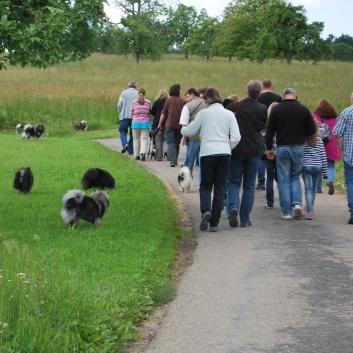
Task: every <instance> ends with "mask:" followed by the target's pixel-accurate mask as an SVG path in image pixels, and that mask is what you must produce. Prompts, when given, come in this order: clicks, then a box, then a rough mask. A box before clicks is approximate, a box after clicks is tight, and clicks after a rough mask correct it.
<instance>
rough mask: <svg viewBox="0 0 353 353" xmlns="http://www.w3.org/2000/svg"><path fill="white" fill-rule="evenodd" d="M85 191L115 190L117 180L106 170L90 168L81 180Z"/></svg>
mask: <svg viewBox="0 0 353 353" xmlns="http://www.w3.org/2000/svg"><path fill="white" fill-rule="evenodd" d="M81 184H82V187H83V189H84V190H87V189H90V188H100V189H105V188H110V189H114V188H115V179H114V178H113V177H112V175H111V174H110V173H108V172H107V171H106V170H103V169H99V168H90V169H88V170H87V171H86V173H85V174H84V175H83V177H82V179H81Z"/></svg>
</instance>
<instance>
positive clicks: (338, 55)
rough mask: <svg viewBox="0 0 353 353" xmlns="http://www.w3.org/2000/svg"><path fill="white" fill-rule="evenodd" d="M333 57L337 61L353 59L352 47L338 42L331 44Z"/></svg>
mask: <svg viewBox="0 0 353 353" xmlns="http://www.w3.org/2000/svg"><path fill="white" fill-rule="evenodd" d="M332 49H333V59H334V60H339V61H353V47H352V46H350V45H348V44H345V43H338V44H334V45H332Z"/></svg>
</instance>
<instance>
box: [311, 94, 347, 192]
mask: <svg viewBox="0 0 353 353" xmlns="http://www.w3.org/2000/svg"><path fill="white" fill-rule="evenodd" d="M337 116H338V114H337V111H336V108H335V107H334V106H333V104H332V103H331V102H330V101H329V100H328V99H326V98H324V99H321V100H320V101H319V102H318V104H317V106H316V108H315V110H314V112H313V117H314V119H316V120H318V121H320V122H323V123H325V124H327V125H328V127H329V128H330V132H331V140H330V141H328V142H326V143H324V147H325V152H326V157H327V168H328V174H327V180H326V185H327V186H328V194H329V195H333V194H334V193H335V186H334V183H335V181H336V164H335V163H336V162H339V161H340V160H341V159H342V157H341V154H340V151H339V149H338V146H337V139H336V136H335V135H332V131H333V129H334V127H335V125H336V123H337ZM318 184H319V185H318V190H317V192H320V191H321V192H322V190H321V188H322V180H321V182H319V183H318Z"/></svg>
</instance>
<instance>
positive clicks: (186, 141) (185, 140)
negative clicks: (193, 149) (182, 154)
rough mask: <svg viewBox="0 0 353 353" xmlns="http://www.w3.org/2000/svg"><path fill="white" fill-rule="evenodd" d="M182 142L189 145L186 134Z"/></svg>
mask: <svg viewBox="0 0 353 353" xmlns="http://www.w3.org/2000/svg"><path fill="white" fill-rule="evenodd" d="M181 144H182V145H187V144H188V138H187V137H186V136H184V137H183V139H182V140H181Z"/></svg>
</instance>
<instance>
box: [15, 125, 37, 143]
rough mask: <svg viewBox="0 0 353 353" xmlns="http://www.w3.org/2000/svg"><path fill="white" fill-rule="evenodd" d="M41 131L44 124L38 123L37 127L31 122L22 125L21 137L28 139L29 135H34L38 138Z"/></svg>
mask: <svg viewBox="0 0 353 353" xmlns="http://www.w3.org/2000/svg"><path fill="white" fill-rule="evenodd" d="M19 125H20V124H19ZM17 126H18V125H17ZM17 126H16V129H17ZM43 133H44V125H38V126H37V127H33V126H32V125H31V124H27V125H25V126H24V127H23V132H22V138H23V139H27V140H28V139H30V138H31V137H34V138H35V139H36V140H38V139H39V138H40V137H41V136H42V135H43Z"/></svg>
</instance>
